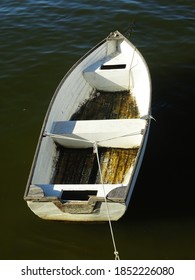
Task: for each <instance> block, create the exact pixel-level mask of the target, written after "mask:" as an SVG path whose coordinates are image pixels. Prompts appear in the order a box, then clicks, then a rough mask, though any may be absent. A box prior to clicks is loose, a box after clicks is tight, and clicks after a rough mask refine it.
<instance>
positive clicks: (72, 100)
mask: <svg viewBox="0 0 195 280" xmlns="http://www.w3.org/2000/svg"><path fill="white" fill-rule="evenodd" d="M75 81H76V82H75ZM96 90H98V91H101V92H106V91H107V92H113V94H114V92H123V91H129V92H130V94H131V95H132V96H133V98H134V99H135V100H136V104H137V106H138V110H139V118H136V119H135V118H133V119H123V118H122V119H120V120H94V121H92V120H91V121H90V120H89V121H74V122H73V121H70V118H71V116H72V115H73V114H74V113H75V112H76V111H78V109H79V108H80V107H81V106H82V104H83V103H84V102H85V101H86V100H88V99H90V98H92V96H94V92H95V91H96ZM150 106H151V82H150V75H149V71H148V67H147V65H146V63H145V60H144V59H143V57H142V55H141V54H140V53H139V51H138V50H137V49H136V48H135V47H134V46H133V45H132V44H131V43H130V42H129V41H128V40H127V39H126V38H125V37H124V36H123V35H121V34H120V33H119V32H114V33H112V34H111V35H109V36H108V37H107V38H106V39H105V40H103V41H102V42H101V43H100V44H98V45H97V46H96V47H95V48H93V49H92V50H91V51H89V52H88V53H87V54H86V55H85V56H84V57H83V58H81V59H80V60H79V61H78V63H77V64H76V65H74V66H73V67H72V68H71V69H70V71H69V72H68V73H67V74H66V75H65V77H64V79H63V80H62V82H61V83H60V85H59V86H58V88H57V90H56V92H55V94H54V97H53V99H52V101H51V103H50V106H49V109H48V112H47V114H46V117H45V120H44V123H43V127H42V130H41V134H40V138H39V142H38V145H37V149H36V153H35V157H34V161H33V164H32V168H31V172H30V176H29V180H28V183H27V187H26V191H25V195H24V199H25V200H26V201H27V204H28V206H29V207H30V209H31V210H32V211H33V212H34V213H35V214H36V215H37V216H39V217H40V218H43V219H49V220H62V221H75V222H76V221H78V222H90V221H91V222H96V221H97V222H98V221H107V220H108V212H107V207H106V204H107V206H108V210H109V216H110V219H111V220H113V221H116V220H118V219H120V218H121V217H122V216H123V215H124V213H125V211H126V209H127V207H128V204H129V202H130V198H131V195H132V192H133V188H134V185H135V183H136V178H137V176H138V172H139V169H140V166H141V162H142V159H143V156H144V151H145V147H146V143H147V138H148V133H149V126H150ZM94 143H96V145H97V146H98V147H106V148H113V149H115V148H119V149H123V150H124V149H134V148H135V147H136V149H138V153H137V156H136V159H135V162H134V163H133V164H132V166H131V167H129V169H128V170H127V171H126V173H125V174H126V175H125V176H124V178H123V180H122V181H120V182H119V183H117V184H114V183H105V184H103V185H101V184H97V183H94V184H72V185H71V184H67V183H66V184H57V183H55V182H52V180H53V177H54V173H55V172H56V171H55V164H56V162H57V160H58V157H59V155H58V152H57V150H58V149H57V147H58V146H60V147H64V148H65V149H72V148H73V149H86V148H91V147H93V145H94ZM77 191H78V193H79V192H81V193H82V191H83V192H84V191H86V192H89V193H90V194H91V193H92V196H91V195H89V199H88V200H84V201H82V199H81V200H79V199H77V200H76V199H67V200H63V199H62V197H63V193H65V194H67V195H68V194H69V193H74V192H77ZM121 192H122V193H123V196H121V195H119V197H117V195H116V194H118V193H121ZM94 193H95V195H94Z"/></svg>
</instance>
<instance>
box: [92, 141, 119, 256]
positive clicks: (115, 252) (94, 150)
mask: <svg viewBox="0 0 195 280" xmlns="http://www.w3.org/2000/svg"><path fill="white" fill-rule="evenodd" d="M93 152H94V153H95V154H96V157H97V163H98V169H99V172H100V179H101V184H102V187H103V191H104V201H105V205H106V211H107V216H108V223H109V227H110V233H111V237H112V243H113V247H114V255H115V260H120V258H119V252H118V251H117V248H116V242H115V238H114V232H113V229H112V223H111V219H110V212H109V208H108V204H107V200H106V191H105V187H104V182H103V177H102V171H101V166H100V159H99V153H98V145H97V142H94V144H93Z"/></svg>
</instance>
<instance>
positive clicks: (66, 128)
mask: <svg viewBox="0 0 195 280" xmlns="http://www.w3.org/2000/svg"><path fill="white" fill-rule="evenodd" d="M123 41H124V40H119V41H118V42H117V41H114V40H113V41H112V40H111V41H110V43H109V48H110V55H109V56H107V57H106V58H105V59H103V60H102V59H95V61H96V62H94V63H90V64H89V65H88V66H87V67H86V68H85V71H84V72H83V74H82V75H80V76H79V79H80V80H79V81H78V83H80V84H81V85H82V88H81V92H80V94H79V95H78V94H76V93H74V92H75V90H74V88H71V90H72V93H74V94H75V96H76V97H75V99H74V96H72V99H71V100H70V102H72V106H77V108H78V109H77V110H75V111H76V112H75V113H73V114H72V115H71V117H70V118H69V117H67V116H68V112H69V111H68V110H69V108H67V110H65V112H66V114H67V116H65V113H64V112H62V116H61V115H60V110H59V109H57V106H59V104H60V102H58V103H57V102H56V104H57V105H55V106H56V108H52V110H54V111H55V114H56V115H55V116H54V117H53V118H54V120H55V121H50V120H49V121H48V123H51V125H50V124H49V125H48V128H49V129H47V131H45V132H44V137H43V140H42V144H41V145H42V146H41V149H43V150H45V151H46V152H45V157H44V159H38V161H37V165H36V168H35V170H34V175H33V178H32V182H31V187H32V188H31V187H30V190H29V193H28V197H29V198H30V196H31V189H32V190H33V186H37V187H39V188H41V189H42V191H43V193H44V195H43V196H44V197H49V196H58V197H60V198H61V199H62V200H63V201H69V200H71V201H72V200H73V201H74V200H88V198H89V196H91V195H92V196H97V197H98V196H104V195H105V193H104V194H103V193H102V188H100V185H101V184H102V182H103V184H105V190H106V195H107V194H108V193H110V192H113V189H114V188H115V189H116V187H120V189H122V188H123V186H127V185H128V184H129V180H130V178H131V173H132V172H133V167H134V164H135V162H136V157H137V155H138V152H139V147H140V145H141V142H142V139H143V134H144V130H145V126H146V120H145V119H144V118H142V116H143V114H141V115H140V108H141V110H142V107H143V106H142V103H143V102H142V101H141V102H140V103H141V105H140V106H139V109H138V105H137V100H139V99H140V100H141V98H142V97H141V94H140V93H141V91H140V93H139V94H138V95H137V96H138V97H137V96H136V98H135V94H131V87H134V83H135V80H136V77H137V72H136V71H137V70H135V76H134V77H133V76H132V77H131V75H132V73H133V71H134V69H136V67H135V66H136V65H137V59H134V49H133V48H132V50H131V54H132V58H131V59H130V60H127V57H126V56H124V55H123V53H124V52H123V49H125V48H127V47H128V44H127V43H126V42H125V41H124V43H123ZM112 48H113V49H114V51H113V50H111V49H112ZM102 53H103V47H102ZM102 56H103V54H102ZM104 57H105V54H104ZM131 68H133V71H130V69H131ZM138 69H139V68H138ZM75 71H77V70H75ZM130 72H131V73H130ZM71 79H72V78H70V81H67V84H66V87H69V84H71V86H72V85H73V86H72V87H74V81H73V80H71ZM68 83H69V84H68ZM143 86H144V83H143ZM88 88H89V92H90V94H89V98H88V97H87V94H86V93H85V95H84V93H83V92H84V91H86V90H87V89H88ZM97 89H98V90H97ZM135 89H136V87H135ZM138 90H139V88H138ZM64 92H65V89H64V88H63V85H61V88H60V89H59V94H58V95H59V99H60V98H61V100H62V99H63V98H64V100H65V99H66V98H65V97H64V96H63V95H64ZM82 94H83V97H82ZM62 96H63V97H62ZM69 98H70V97H69ZM79 98H80V99H79ZM72 100H73V101H72ZM75 100H76V101H75ZM61 102H62V101H61ZM63 102H66V103H67V100H66V101H63ZM81 103H82V104H81ZM75 104H77V105H75ZM78 104H81V105H79V106H78ZM55 106H53V107H55ZM144 106H145V105H144ZM69 107H71V106H69ZM143 108H145V107H143ZM144 110H145V109H144ZM144 110H142V111H144ZM57 114H58V115H57ZM63 114H64V115H63ZM56 119H57V121H56ZM67 119H68V121H65V120H67ZM96 148H97V150H95V149H96ZM94 151H95V152H94ZM97 151H98V152H97ZM97 156H98V158H99V163H100V166H98V160H97ZM39 157H40V155H39ZM51 170H52V171H51ZM100 170H101V174H100ZM41 173H44V174H45V177H44V178H42V177H41V175H40V174H41ZM100 175H101V176H100ZM75 186H76V187H75ZM39 188H37V189H36V191H35V192H32V197H35V196H34V195H35V194H36V192H39ZM125 192H126V191H125ZM116 195H118V194H117V193H116V192H114V193H113V196H115V197H116Z"/></svg>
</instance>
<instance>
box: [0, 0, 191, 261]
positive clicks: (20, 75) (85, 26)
mask: <svg viewBox="0 0 195 280" xmlns="http://www.w3.org/2000/svg"><path fill="white" fill-rule="evenodd" d="M172 2H173V3H172ZM172 2H170V1H163V0H149V1H143V0H141V1H125V0H119V1H109V0H101V1H97V2H94V1H89V0H84V1H81V0H73V1H62V0H55V1H54V0H52V1H46V0H36V1H35V0H26V1H13V0H4V1H1V3H0V30H1V32H0V39H1V41H0V42H1V43H0V65H1V67H0V88H1V92H0V127H1V130H0V135H1V137H0V146H1V169H0V170H1V173H0V174H1V181H0V182H1V195H0V202H1V204H0V205H1V231H0V240H1V241H0V259H113V258H114V255H113V247H112V242H111V237H110V232H109V227H108V224H65V223H59V222H51V221H50V222H49V221H44V220H41V219H39V218H38V217H36V216H35V215H34V214H33V213H32V212H31V211H30V210H29V209H28V207H27V205H26V203H25V202H24V201H23V193H24V190H25V185H26V181H27V178H28V174H29V170H30V166H31V162H32V158H33V155H34V150H35V147H36V143H37V140H38V136H39V131H40V128H41V125H42V121H43V118H44V115H45V112H46V110H47V106H48V105H49V102H50V99H51V97H52V95H53V92H54V90H55V88H56V87H57V85H58V83H59V82H60V80H61V78H62V77H63V75H64V74H65V73H66V71H67V70H68V69H69V68H70V66H72V65H73V63H74V62H76V61H77V60H78V58H79V57H80V56H82V55H83V54H84V53H85V52H86V51H87V50H88V49H90V48H91V47H93V46H94V45H95V44H96V43H98V42H99V41H100V40H102V39H103V38H105V37H106V36H107V35H108V34H109V33H110V32H111V31H114V30H116V29H118V30H119V31H120V32H122V33H124V32H126V31H127V30H128V28H129V25H130V24H131V23H132V22H134V32H133V33H132V36H131V41H132V42H133V43H134V44H135V45H136V46H137V47H138V48H139V50H140V51H141V52H142V54H143V56H144V57H145V59H146V61H147V63H148V66H149V68H150V72H151V76H152V85H153V99H152V109H153V116H154V118H155V119H156V121H157V122H153V123H152V126H151V132H150V136H149V142H148V146H147V150H146V154H145V158H144V161H143V165H142V168H141V171H140V174H139V177H138V180H137V184H136V186H135V191H134V194H133V197H132V200H131V203H130V206H129V209H128V211H127V213H126V215H125V216H124V217H123V218H122V219H121V220H120V221H118V222H115V223H113V229H114V234H115V239H116V244H117V249H118V251H119V254H120V258H121V259H195V203H194V197H195V196H194V194H195V191H194V161H193V160H194V146H193V144H194V105H195V102H194V100H195V98H194V94H195V91H194V74H195V55H194V49H195V7H194V1H192V0H191V1H187V0H186V1H182V0H180V1H179V0H177V1H172Z"/></svg>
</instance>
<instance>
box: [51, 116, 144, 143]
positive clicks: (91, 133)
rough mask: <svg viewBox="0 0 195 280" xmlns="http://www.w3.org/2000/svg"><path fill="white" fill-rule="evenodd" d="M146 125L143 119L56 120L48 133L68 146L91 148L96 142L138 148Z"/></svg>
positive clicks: (58, 141)
mask: <svg viewBox="0 0 195 280" xmlns="http://www.w3.org/2000/svg"><path fill="white" fill-rule="evenodd" d="M145 125H146V120H143V119H115V120H113V119H111V120H110V119H109V120H84V121H83V120H82V121H62V122H54V123H53V127H52V130H51V133H47V135H48V136H50V137H52V138H53V139H54V141H55V142H57V143H58V144H60V145H62V146H64V147H67V148H90V147H93V145H94V142H96V143H97V144H98V146H101V147H112V148H137V147H139V146H140V143H141V140H142V137H143V132H144V129H145Z"/></svg>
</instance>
